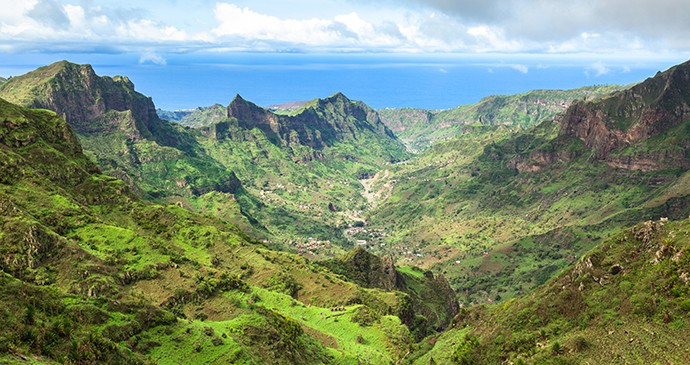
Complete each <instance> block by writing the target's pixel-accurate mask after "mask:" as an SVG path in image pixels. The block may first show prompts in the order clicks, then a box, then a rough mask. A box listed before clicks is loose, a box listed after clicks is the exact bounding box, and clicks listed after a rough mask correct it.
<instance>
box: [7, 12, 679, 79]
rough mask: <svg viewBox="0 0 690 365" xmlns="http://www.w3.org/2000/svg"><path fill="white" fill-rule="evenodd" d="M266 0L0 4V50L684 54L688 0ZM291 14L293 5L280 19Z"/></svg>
mask: <svg viewBox="0 0 690 365" xmlns="http://www.w3.org/2000/svg"><path fill="white" fill-rule="evenodd" d="M275 1H278V0H270V1H266V2H261V4H259V3H256V2H255V3H253V2H251V1H248V0H237V1H234V2H233V3H230V2H215V3H213V2H212V1H211V0H207V1H204V4H203V5H199V3H196V2H179V1H176V2H175V3H174V6H172V5H171V2H170V0H152V1H146V2H142V1H139V0H120V1H118V4H120V5H119V6H118V7H112V6H110V5H107V4H108V2H106V1H105V0H80V1H75V0H0V9H11V11H3V12H0V46H1V47H2V48H1V49H13V50H14V49H22V50H32V51H41V50H44V51H45V50H47V51H50V50H51V49H62V50H64V49H72V50H75V51H78V50H79V48H80V47H81V48H84V49H91V48H94V45H98V46H97V48H104V49H108V50H111V51H123V52H125V51H127V52H129V51H133V52H138V53H144V52H146V50H150V49H155V51H156V52H157V53H158V54H163V53H165V52H168V51H176V50H190V49H205V50H228V49H231V50H235V51H242V50H264V51H276V50H307V51H308V50H318V51H379V52H417V53H422V52H453V53H549V54H576V53H577V54H579V53H591V54H600V55H606V56H609V55H616V54H630V53H633V52H637V53H640V52H647V53H648V54H664V53H665V54H668V53H669V52H675V53H676V54H677V53H682V52H685V53H687V52H690V40H689V39H690V38H688V37H687V36H686V35H687V34H688V32H690V22H687V20H686V16H684V14H686V13H687V11H690V2H682V1H681V0H657V1H655V2H653V3H650V2H648V1H647V0H625V2H626V4H628V5H625V6H622V5H621V4H622V3H623V0H611V1H600V2H591V1H589V0H572V1H570V2H566V3H563V2H556V1H555V0H464V1H456V2H453V1H447V0H405V1H402V2H393V1H391V0H374V1H373V2H364V1H361V0H357V1H343V0H322V1H320V2H316V1H315V0H300V1H297V2H296V3H294V4H296V5H294V4H293V3H291V4H290V5H285V4H284V3H281V4H280V5H275V6H271V3H272V2H275ZM239 4H243V5H239ZM317 4H318V6H316V5H317ZM307 6H309V9H308V10H304V9H299V7H307ZM289 7H298V8H297V9H294V11H287V12H286V9H288V8H289ZM339 10H342V12H338V11H339ZM283 14H289V15H283ZM516 69H517V70H518V71H520V72H524V71H526V70H525V69H524V68H521V67H519V68H516ZM591 72H593V73H598V72H599V71H598V70H597V69H595V68H592V69H591Z"/></svg>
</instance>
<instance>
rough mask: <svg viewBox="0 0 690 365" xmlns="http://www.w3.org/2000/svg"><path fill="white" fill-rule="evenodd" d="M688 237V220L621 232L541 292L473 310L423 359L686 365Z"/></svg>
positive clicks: (420, 361)
mask: <svg viewBox="0 0 690 365" xmlns="http://www.w3.org/2000/svg"><path fill="white" fill-rule="evenodd" d="M688 235H690V220H687V219H686V220H683V221H679V222H668V221H666V220H662V221H654V222H652V221H647V222H645V223H641V224H639V225H637V226H635V227H634V228H632V229H628V230H625V231H623V232H620V233H618V234H616V235H614V236H612V237H611V238H610V239H607V240H605V241H604V242H603V243H602V244H600V245H598V246H597V247H596V248H595V249H594V250H592V251H590V252H587V254H585V255H584V256H583V257H582V258H581V259H580V260H578V262H577V264H576V265H575V266H574V267H572V268H570V269H568V270H566V271H564V272H563V273H561V274H560V275H558V276H557V277H556V278H555V279H553V280H551V281H549V282H548V283H547V284H546V285H544V286H542V287H540V288H538V289H537V290H535V291H534V292H533V293H530V294H528V295H525V296H524V297H521V298H516V299H512V300H509V301H507V302H505V303H501V304H495V305H491V306H477V307H474V308H470V309H468V310H463V312H462V313H461V314H460V315H459V316H458V317H457V318H456V320H455V323H454V325H453V327H454V328H453V329H451V330H449V331H447V332H446V333H444V334H443V335H442V336H441V338H440V339H439V340H438V341H437V342H436V346H437V347H438V348H436V347H435V348H434V349H432V350H431V351H429V352H428V353H427V354H425V355H423V356H420V355H416V356H419V357H418V361H416V362H415V363H418V364H428V363H429V360H428V359H429V358H430V357H434V358H435V359H436V361H437V363H442V362H438V360H439V359H444V357H442V356H446V358H447V356H448V354H450V353H452V354H453V357H454V360H455V361H457V362H459V363H473V364H495V363H503V362H512V363H516V364H517V363H524V364H545V363H558V364H582V363H607V364H626V363H644V364H653V363H685V362H687V361H688V360H690V358H688V353H690V348H689V347H688V346H689V345H688V331H687V326H688V324H690V317H689V316H688V313H689V312H688V309H690V305H688V304H689V303H690V302H689V299H688V298H689V296H688V294H689V289H688V273H687V270H688V267H690V266H689V264H690V261H688V256H687V255H686V254H685V253H686V252H687V250H688V249H689V248H690V246H689V245H688V239H687V237H688ZM450 341H452V343H453V345H451V346H449V342H450ZM463 361H465V362H463Z"/></svg>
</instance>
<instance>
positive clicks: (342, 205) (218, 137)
mask: <svg viewBox="0 0 690 365" xmlns="http://www.w3.org/2000/svg"><path fill="white" fill-rule="evenodd" d="M359 107H360V104H359V103H358V102H353V101H349V100H347V99H346V98H345V97H344V96H343V97H338V96H333V97H331V98H329V99H325V100H318V99H317V100H314V101H312V102H310V103H307V104H305V105H304V106H302V107H301V108H300V109H299V110H296V111H293V113H292V114H291V115H290V116H276V118H283V119H280V120H281V121H282V122H281V123H283V124H284V125H286V126H291V125H294V126H299V125H302V124H303V125H306V126H307V128H310V123H313V119H314V118H316V119H318V120H320V121H323V122H324V123H327V124H328V125H332V126H334V128H335V129H334V130H337V129H339V128H344V127H341V126H347V128H346V129H347V131H346V132H347V133H346V132H343V133H342V135H335V136H330V135H329V136H328V137H326V135H325V134H323V138H324V140H325V141H327V142H325V145H324V146H323V147H322V148H317V147H312V146H309V145H307V144H302V143H295V141H294V139H293V138H296V137H295V134H294V133H296V132H294V131H291V132H290V133H289V136H288V135H287V133H286V135H284V136H281V138H285V139H284V140H283V139H280V140H278V141H275V140H271V139H269V138H268V137H267V135H266V133H265V132H263V131H262V130H261V129H259V128H253V129H249V128H245V127H242V126H240V125H239V124H238V123H237V121H236V120H234V119H232V118H231V119H225V120H223V121H222V123H221V125H222V128H221V127H220V126H213V125H212V126H209V127H207V128H202V129H200V130H199V131H198V133H197V135H196V138H197V140H198V141H199V142H200V143H201V144H202V145H203V146H204V148H205V149H206V153H208V155H209V156H212V157H213V158H215V159H216V160H218V161H220V162H221V163H222V164H224V165H225V166H227V167H228V168H232V169H233V170H234V171H235V172H236V173H237V175H238V177H239V178H240V180H242V181H243V182H245V185H244V186H245V188H246V189H247V190H248V191H249V192H250V193H252V194H253V195H255V196H258V197H259V198H261V199H262V200H263V202H264V203H265V204H249V203H248V204H245V206H246V207H247V208H246V211H247V212H248V213H249V214H250V215H252V216H254V217H256V218H257V219H258V220H259V221H261V222H262V223H263V224H264V225H265V226H266V227H267V228H268V229H269V231H270V232H271V233H273V237H272V243H273V244H275V245H276V246H277V247H282V248H290V249H292V250H294V249H295V247H297V250H298V251H300V252H302V253H307V254H309V255H312V253H313V254H314V255H315V256H316V257H321V258H323V257H333V256H334V255H337V254H339V253H341V252H343V251H342V248H341V247H339V246H342V245H347V242H346V241H345V240H344V238H343V237H342V235H341V234H340V232H341V230H342V229H343V228H347V227H348V225H351V224H353V222H354V220H353V218H354V217H357V216H358V215H359V212H361V211H362V210H363V209H364V208H365V207H366V200H365V199H364V197H362V195H361V185H360V183H359V181H358V177H361V176H367V175H368V174H371V173H373V172H375V171H376V170H378V169H380V168H382V167H383V166H385V165H386V164H388V162H389V161H391V160H399V159H404V158H406V157H408V154H407V153H406V152H405V150H404V147H403V146H402V144H401V143H399V142H398V141H397V140H395V139H394V138H391V137H390V136H387V135H385V134H384V133H381V132H380V131H376V130H375V127H376V126H372V125H371V121H370V120H368V119H356V118H355V117H353V116H351V115H347V114H346V113H344V112H343V110H341V108H342V109H345V110H347V108H359ZM362 108H363V110H366V108H367V107H366V106H363V107H362ZM366 118H369V117H368V116H367V117H366ZM206 123H207V122H204V124H206ZM295 128H297V127H295ZM320 128H323V127H320ZM221 130H222V132H220V131H221ZM310 133H313V134H314V135H316V134H320V132H318V130H315V131H312V132H310ZM324 133H325V132H324ZM329 133H330V132H329ZM346 134H347V136H346ZM349 134H352V136H349ZM343 136H345V137H343ZM326 138H329V139H326ZM309 237H311V238H312V239H309ZM336 243H337V244H338V245H335V244H336ZM307 251H310V252H307Z"/></svg>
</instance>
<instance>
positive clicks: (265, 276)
mask: <svg viewBox="0 0 690 365" xmlns="http://www.w3.org/2000/svg"><path fill="white" fill-rule="evenodd" d="M0 112H2V121H3V122H2V124H1V125H0V142H1V143H0V152H1V153H2V159H0V161H2V162H1V163H2V171H3V174H2V175H1V176H2V185H1V186H0V188H1V189H2V190H1V191H0V194H1V196H2V199H1V200H0V202H2V204H1V205H0V209H1V210H2V213H3V215H2V216H3V218H2V230H0V250H1V251H2V257H3V261H2V263H0V264H1V265H2V266H0V268H1V269H2V271H3V272H4V273H3V277H2V278H1V280H2V281H3V285H2V286H0V287H1V288H2V290H3V295H2V296H0V300H1V301H3V305H2V306H1V307H2V308H3V313H4V314H5V315H3V316H2V318H3V319H2V321H3V323H2V330H0V337H2V338H3V341H0V342H1V343H2V344H3V345H2V347H0V359H1V360H2V361H10V362H11V361H12V359H15V358H16V357H18V356H19V357H21V356H24V357H27V356H28V357H33V356H34V355H36V356H38V360H37V361H39V362H44V361H45V363H49V362H50V360H51V359H52V360H62V359H64V360H69V361H73V362H75V363H87V362H91V361H98V362H104V363H141V362H145V361H146V360H147V359H154V360H156V361H160V362H161V363H166V362H170V363H172V362H176V361H179V359H180V358H184V359H186V360H185V361H189V362H192V363H212V362H217V363H228V362H232V361H237V362H239V363H264V362H267V361H268V359H269V358H271V359H273V356H278V357H277V358H275V359H273V360H271V361H273V362H278V363H320V362H343V363H352V362H355V361H356V359H357V357H363V358H376V359H389V360H394V359H397V358H398V357H400V356H401V355H402V354H401V351H403V349H404V346H400V344H406V343H409V342H410V341H411V337H410V334H409V331H408V330H407V327H405V326H403V325H401V324H400V321H399V320H397V319H396V318H393V317H386V316H383V317H380V318H378V319H376V320H375V321H374V322H371V323H370V324H369V327H367V328H362V329H361V331H362V332H361V333H362V334H363V335H362V336H363V339H358V338H357V337H356V336H355V337H354V343H353V339H352V336H353V332H352V331H353V330H354V329H356V328H359V327H357V326H359V325H356V326H354V327H353V324H352V322H351V321H349V320H347V319H349V317H350V314H347V313H350V312H351V311H352V310H354V309H355V307H352V305H353V304H351V303H362V304H359V307H361V306H362V305H366V306H367V307H372V308H374V307H375V308H378V310H379V311H381V312H389V311H391V310H392V309H389V308H393V307H395V305H396V301H397V299H396V298H397V295H395V294H393V293H385V292H380V291H374V290H364V289H360V288H358V287H357V286H355V285H353V284H351V283H347V282H344V281H342V280H341V279H339V278H337V277H336V276H334V275H333V274H331V273H329V272H327V271H326V270H324V269H323V268H318V267H315V266H313V265H311V264H310V263H308V262H307V261H306V260H304V259H303V258H300V257H297V256H292V255H288V254H282V253H277V252H273V251H270V250H267V249H265V248H263V247H261V246H260V245H257V244H254V243H251V242H249V241H248V240H247V238H246V236H244V235H243V234H242V233H241V232H240V231H238V230H237V229H236V228H234V227H233V226H231V225H229V224H227V223H224V222H222V221H219V220H217V219H215V218H207V217H202V216H198V215H195V214H192V213H190V212H188V211H186V210H183V209H181V208H179V207H176V206H161V205H151V204H146V203H143V202H142V201H140V200H139V199H138V198H136V197H135V196H134V195H132V194H131V193H130V192H129V191H128V188H127V186H126V185H125V184H124V183H123V182H122V181H119V180H115V179H112V178H109V177H106V176H103V175H99V174H97V169H96V167H95V165H93V164H92V163H91V162H90V161H89V160H88V159H87V158H86V157H85V156H84V155H83V154H82V153H81V149H80V148H79V146H78V144H77V143H76V139H75V138H74V136H73V135H72V134H71V132H70V130H69V127H68V126H67V125H66V124H65V123H64V121H61V120H60V119H58V118H57V117H56V116H55V115H54V114H52V113H50V112H47V111H30V110H26V109H22V108H19V107H16V106H13V105H11V104H8V103H5V102H4V101H0ZM16 293H21V294H20V295H18V294H16ZM281 293H283V294H281ZM37 298H39V299H40V300H39V301H36V299H37ZM286 305H288V306H289V308H286V307H285V306H286ZM341 305H347V306H348V307H347V308H348V309H347V312H346V315H345V316H344V317H343V318H342V320H341V319H339V318H338V319H337V320H334V321H332V323H330V324H329V325H328V326H326V325H325V324H324V325H317V324H313V325H312V326H309V325H308V324H306V323H304V322H305V321H308V320H309V319H310V318H314V316H319V317H320V314H316V313H321V312H329V310H328V309H327V308H332V307H335V306H341ZM293 306H294V307H301V308H311V309H309V310H307V309H305V310H304V311H295V310H293V309H290V308H292V307H293ZM13 308H15V309H13ZM20 308H23V309H20ZM27 308H28V309H27ZM297 316H299V317H297ZM295 317H297V318H295ZM304 318H306V320H305V319H304ZM317 318H318V317H317ZM314 322H317V321H314ZM209 328H210V329H209ZM329 348H330V349H329ZM387 361H388V360H385V361H383V362H387Z"/></svg>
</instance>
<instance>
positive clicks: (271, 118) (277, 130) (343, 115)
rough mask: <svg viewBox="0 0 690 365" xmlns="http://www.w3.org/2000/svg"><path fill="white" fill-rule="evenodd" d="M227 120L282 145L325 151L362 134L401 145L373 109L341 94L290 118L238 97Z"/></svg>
mask: <svg viewBox="0 0 690 365" xmlns="http://www.w3.org/2000/svg"><path fill="white" fill-rule="evenodd" d="M227 117H228V118H234V119H236V120H237V121H238V124H239V126H240V127H242V128H244V129H253V128H259V129H260V130H261V131H263V132H264V133H265V135H266V136H267V138H268V139H269V140H270V141H271V142H272V143H274V144H276V145H279V146H292V145H305V146H309V147H311V148H313V149H315V150H322V149H324V148H326V147H330V146H333V145H334V144H335V143H336V142H339V141H343V140H348V139H350V140H357V139H359V138H360V137H362V136H363V134H372V135H375V136H376V138H379V139H383V140H390V141H391V142H392V143H395V144H399V145H400V146H402V144H400V143H399V142H398V141H397V138H396V137H395V135H394V134H393V132H391V131H390V129H388V128H387V127H386V126H385V125H384V124H383V122H381V119H380V118H379V116H378V114H377V113H376V112H375V111H374V110H373V109H371V108H370V107H368V106H366V105H365V104H363V103H361V102H356V101H352V100H350V99H348V98H347V97H346V96H345V95H343V94H342V93H337V94H335V95H332V96H330V97H328V98H325V99H316V100H313V101H310V102H309V103H307V104H305V105H304V106H303V107H302V108H300V109H298V110H296V111H295V112H294V113H292V114H290V115H280V114H275V113H273V112H271V111H269V110H266V109H263V108H261V107H259V106H257V105H255V104H254V103H251V102H249V101H247V100H245V99H243V98H242V97H241V96H239V95H237V96H236V97H235V98H234V99H233V101H232V102H231V103H230V105H228V108H227ZM400 146H397V147H400Z"/></svg>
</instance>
